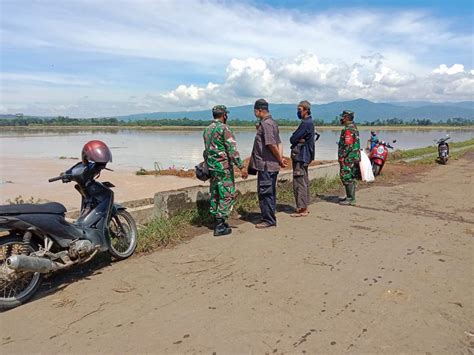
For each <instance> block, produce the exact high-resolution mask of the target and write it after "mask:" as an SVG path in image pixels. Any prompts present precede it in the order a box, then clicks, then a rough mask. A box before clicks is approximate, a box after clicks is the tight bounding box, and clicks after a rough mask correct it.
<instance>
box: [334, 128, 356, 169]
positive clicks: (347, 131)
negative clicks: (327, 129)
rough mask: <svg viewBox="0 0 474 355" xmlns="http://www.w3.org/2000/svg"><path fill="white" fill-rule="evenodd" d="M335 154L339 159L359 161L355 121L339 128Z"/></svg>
mask: <svg viewBox="0 0 474 355" xmlns="http://www.w3.org/2000/svg"><path fill="white" fill-rule="evenodd" d="M337 156H338V158H339V160H352V161H360V139H359V130H358V129H357V126H356V125H355V123H353V122H352V123H349V124H348V125H346V126H344V128H343V129H342V130H341V137H340V138H339V149H338V152H337Z"/></svg>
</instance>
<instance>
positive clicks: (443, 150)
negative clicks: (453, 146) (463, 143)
mask: <svg viewBox="0 0 474 355" xmlns="http://www.w3.org/2000/svg"><path fill="white" fill-rule="evenodd" d="M450 138H451V137H450V136H449V135H446V137H444V138H441V139H438V140H435V143H436V144H437V145H438V161H439V162H440V163H441V164H446V163H447V162H448V158H449V144H448V143H446V141H447V140H448V139H450Z"/></svg>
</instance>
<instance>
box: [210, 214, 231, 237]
mask: <svg viewBox="0 0 474 355" xmlns="http://www.w3.org/2000/svg"><path fill="white" fill-rule="evenodd" d="M230 233H232V228H230V227H229V225H228V224H227V223H226V222H225V221H224V220H223V219H222V218H217V219H216V226H215V228H214V237H220V236H223V235H228V234H230Z"/></svg>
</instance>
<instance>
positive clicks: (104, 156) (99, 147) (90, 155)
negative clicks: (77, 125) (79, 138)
mask: <svg viewBox="0 0 474 355" xmlns="http://www.w3.org/2000/svg"><path fill="white" fill-rule="evenodd" d="M81 155H82V161H83V162H86V161H92V162H94V163H103V164H106V163H109V162H111V161H112V152H111V151H110V149H109V147H107V144H105V143H104V142H102V141H90V142H87V143H86V144H85V145H84V147H83V148H82V153H81Z"/></svg>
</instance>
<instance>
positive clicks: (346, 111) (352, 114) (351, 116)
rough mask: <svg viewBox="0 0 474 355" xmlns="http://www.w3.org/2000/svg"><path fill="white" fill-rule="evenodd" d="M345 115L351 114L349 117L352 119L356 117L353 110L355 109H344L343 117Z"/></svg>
mask: <svg viewBox="0 0 474 355" xmlns="http://www.w3.org/2000/svg"><path fill="white" fill-rule="evenodd" d="M344 115H349V117H350V118H351V120H353V119H354V112H353V111H349V110H344V111H342V113H341V117H344Z"/></svg>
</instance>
